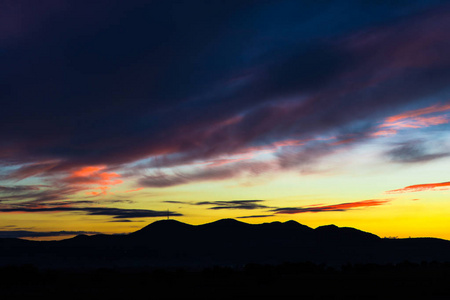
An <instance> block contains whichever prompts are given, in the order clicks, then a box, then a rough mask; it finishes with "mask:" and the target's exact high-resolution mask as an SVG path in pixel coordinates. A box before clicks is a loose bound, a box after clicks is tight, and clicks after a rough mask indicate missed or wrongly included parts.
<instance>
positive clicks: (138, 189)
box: [124, 187, 144, 193]
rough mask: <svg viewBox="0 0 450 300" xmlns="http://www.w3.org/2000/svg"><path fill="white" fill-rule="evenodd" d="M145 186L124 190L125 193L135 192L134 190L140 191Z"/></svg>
mask: <svg viewBox="0 0 450 300" xmlns="http://www.w3.org/2000/svg"><path fill="white" fill-rule="evenodd" d="M143 189H144V188H143V187H140V188H137V189H134V190H128V191H124V193H133V192H138V191H140V190H143Z"/></svg>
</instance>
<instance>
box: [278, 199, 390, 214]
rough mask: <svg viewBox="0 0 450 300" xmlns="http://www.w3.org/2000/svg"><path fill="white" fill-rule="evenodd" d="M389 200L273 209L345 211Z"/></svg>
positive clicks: (288, 212) (281, 212)
mask: <svg viewBox="0 0 450 300" xmlns="http://www.w3.org/2000/svg"><path fill="white" fill-rule="evenodd" d="M389 201H391V200H390V199H385V200H379V199H371V200H363V201H357V202H347V203H339V204H332V205H321V204H315V205H309V206H306V207H284V208H283V207H282V208H276V209H274V210H273V211H274V212H275V213H276V214H299V213H306V212H314V213H316V212H325V211H347V210H350V209H353V208H359V207H370V206H379V205H383V204H386V203H387V202H389Z"/></svg>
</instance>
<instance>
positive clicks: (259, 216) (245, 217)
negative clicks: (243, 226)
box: [236, 215, 274, 219]
mask: <svg viewBox="0 0 450 300" xmlns="http://www.w3.org/2000/svg"><path fill="white" fill-rule="evenodd" d="M273 216H274V215H251V216H242V217H236V218H237V219H253V218H267V217H273Z"/></svg>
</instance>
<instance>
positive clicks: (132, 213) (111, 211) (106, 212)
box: [0, 206, 182, 219]
mask: <svg viewBox="0 0 450 300" xmlns="http://www.w3.org/2000/svg"><path fill="white" fill-rule="evenodd" d="M40 212H55V213H56V212H81V213H85V214H87V215H94V216H111V217H113V218H114V219H128V218H152V217H164V216H167V215H169V216H182V214H181V213H177V212H173V211H157V210H150V209H131V208H130V209H124V208H115V207H75V206H50V207H8V208H0V213H40Z"/></svg>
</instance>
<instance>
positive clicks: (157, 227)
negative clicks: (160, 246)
mask: <svg viewBox="0 0 450 300" xmlns="http://www.w3.org/2000/svg"><path fill="white" fill-rule="evenodd" d="M190 227H193V226H192V225H190V224H187V223H183V222H180V221H177V220H174V219H170V220H158V221H155V222H153V223H151V224H149V225H147V226H145V227H143V228H141V229H139V230H138V231H135V232H133V233H131V234H143V233H147V232H159V231H175V230H176V231H179V230H183V229H187V228H190Z"/></svg>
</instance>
